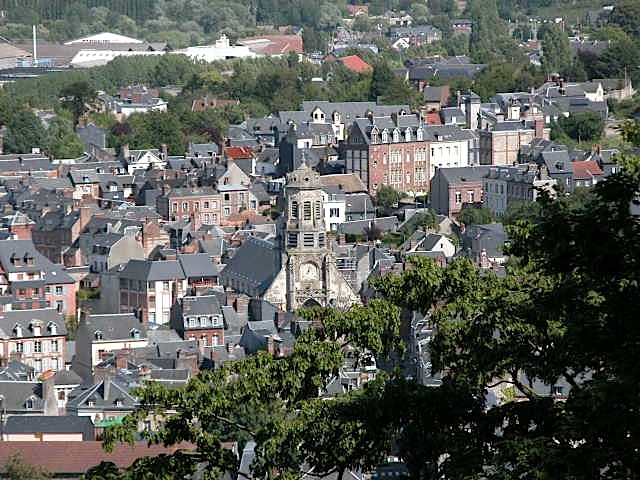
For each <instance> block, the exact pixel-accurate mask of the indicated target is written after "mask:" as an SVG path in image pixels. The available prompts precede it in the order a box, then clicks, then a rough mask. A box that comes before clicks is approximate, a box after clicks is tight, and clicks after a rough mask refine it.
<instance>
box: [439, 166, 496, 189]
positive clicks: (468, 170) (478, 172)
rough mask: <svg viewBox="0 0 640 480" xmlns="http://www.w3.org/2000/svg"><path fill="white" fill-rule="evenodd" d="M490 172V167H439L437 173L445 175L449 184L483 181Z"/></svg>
mask: <svg viewBox="0 0 640 480" xmlns="http://www.w3.org/2000/svg"><path fill="white" fill-rule="evenodd" d="M488 173H489V167H458V168H439V169H438V170H437V171H436V175H441V176H443V177H444V179H445V181H446V182H447V183H448V184H449V185H458V184H461V183H478V182H479V183H482V179H483V178H484V177H485V176H486V175H487V174H488Z"/></svg>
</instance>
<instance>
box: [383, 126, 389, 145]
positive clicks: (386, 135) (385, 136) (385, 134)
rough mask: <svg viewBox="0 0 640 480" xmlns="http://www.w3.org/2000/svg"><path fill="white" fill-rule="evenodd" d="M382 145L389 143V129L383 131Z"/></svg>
mask: <svg viewBox="0 0 640 480" xmlns="http://www.w3.org/2000/svg"><path fill="white" fill-rule="evenodd" d="M382 143H389V132H388V131H387V129H384V130H383V131H382Z"/></svg>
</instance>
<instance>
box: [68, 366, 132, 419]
mask: <svg viewBox="0 0 640 480" xmlns="http://www.w3.org/2000/svg"><path fill="white" fill-rule="evenodd" d="M137 386H139V383H138V382H137V379H136V378H133V376H132V375H130V374H126V375H125V374H122V373H119V374H118V375H116V376H115V377H109V376H107V377H105V378H104V379H103V380H99V381H97V382H96V383H94V384H93V385H90V386H86V385H82V386H80V387H78V388H76V389H74V390H73V391H72V392H71V393H70V394H69V401H68V402H67V410H71V411H77V410H78V409H82V408H89V409H94V408H99V409H104V410H116V411H122V410H131V409H133V408H134V407H135V406H136V403H137V400H136V399H135V397H133V396H132V395H130V394H129V391H130V390H131V388H133V387H137ZM117 401H120V402H121V405H118V404H117ZM90 402H93V403H94V406H90V405H89V403H90Z"/></svg>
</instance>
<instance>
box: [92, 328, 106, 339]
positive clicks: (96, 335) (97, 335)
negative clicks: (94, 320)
mask: <svg viewBox="0 0 640 480" xmlns="http://www.w3.org/2000/svg"><path fill="white" fill-rule="evenodd" d="M93 336H94V338H95V339H96V340H102V339H103V338H104V335H103V334H102V330H96V331H95V332H93Z"/></svg>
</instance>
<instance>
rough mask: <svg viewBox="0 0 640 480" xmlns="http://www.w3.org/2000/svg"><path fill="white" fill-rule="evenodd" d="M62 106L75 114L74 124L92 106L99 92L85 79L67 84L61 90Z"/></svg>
mask: <svg viewBox="0 0 640 480" xmlns="http://www.w3.org/2000/svg"><path fill="white" fill-rule="evenodd" d="M60 96H61V97H62V106H63V107H64V108H66V109H67V110H69V111H70V112H71V114H72V115H73V124H74V125H76V124H77V123H78V119H79V118H80V117H81V116H82V115H84V114H85V113H86V112H87V111H89V109H90V108H91V104H92V103H93V102H94V101H95V99H96V96H97V93H96V91H95V90H94V89H93V88H91V87H90V86H89V83H88V82H87V81H85V80H80V81H77V82H73V83H71V84H70V85H67V86H66V87H64V88H63V89H62V90H61V91H60Z"/></svg>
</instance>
